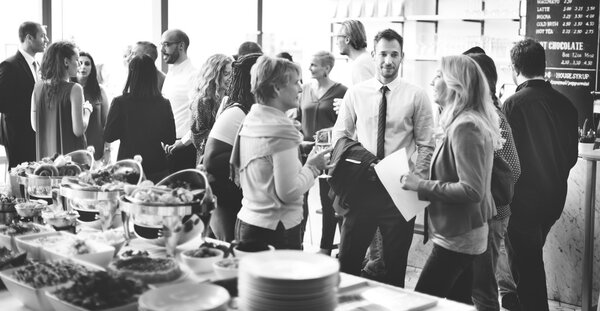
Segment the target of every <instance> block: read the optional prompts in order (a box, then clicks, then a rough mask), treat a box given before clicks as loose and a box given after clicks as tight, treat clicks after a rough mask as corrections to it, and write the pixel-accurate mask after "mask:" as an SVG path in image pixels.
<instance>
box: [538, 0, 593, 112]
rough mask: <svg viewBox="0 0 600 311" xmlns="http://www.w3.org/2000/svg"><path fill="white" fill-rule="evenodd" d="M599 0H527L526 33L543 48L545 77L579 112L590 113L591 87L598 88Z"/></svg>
mask: <svg viewBox="0 0 600 311" xmlns="http://www.w3.org/2000/svg"><path fill="white" fill-rule="evenodd" d="M599 5H600V2H599V1H598V0H529V1H527V17H526V18H527V23H526V25H527V29H526V34H527V36H528V37H532V38H535V39H536V40H537V41H538V42H539V43H540V44H541V45H542V46H543V47H544V49H545V50H546V74H545V78H546V79H548V80H550V81H551V83H552V85H553V86H554V87H555V88H557V89H558V90H559V91H561V92H563V93H564V94H565V95H567V96H568V97H569V98H570V99H571V100H572V101H573V102H574V103H575V105H576V106H578V107H577V108H578V110H579V113H580V119H582V118H583V117H589V116H590V115H591V109H592V108H591V107H592V99H591V97H590V96H591V95H590V91H593V90H595V89H597V63H598V29H599V28H598V21H599V20H600V19H599V18H598V12H599V11H598V7H599Z"/></svg>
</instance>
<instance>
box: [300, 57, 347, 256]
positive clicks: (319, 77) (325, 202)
mask: <svg viewBox="0 0 600 311" xmlns="http://www.w3.org/2000/svg"><path fill="white" fill-rule="evenodd" d="M334 65H335V57H334V56H333V54H331V53H330V52H327V51H319V52H317V53H315V54H314V55H313V57H312V60H311V62H310V67H309V68H308V69H309V71H310V73H311V78H312V80H311V81H309V82H307V83H305V84H304V85H302V95H301V97H300V107H299V109H298V117H297V119H298V121H300V122H301V123H302V132H303V134H304V141H305V142H307V143H306V144H303V147H304V146H307V147H305V148H311V147H312V144H308V143H312V142H314V137H313V136H314V135H315V134H316V133H317V131H319V130H322V129H326V128H330V127H332V126H333V125H334V124H335V121H336V120H337V113H336V112H335V111H334V110H333V102H334V100H335V99H338V100H341V99H342V98H343V97H344V95H345V94H346V90H347V89H348V88H347V87H346V86H344V85H343V84H341V83H339V82H336V81H333V80H331V78H330V74H331V70H332V69H333V66H334ZM303 153H304V154H306V153H307V150H303ZM319 193H320V198H321V207H322V211H323V225H322V227H321V228H322V230H321V242H320V251H319V252H320V253H322V254H326V255H330V254H331V250H332V249H333V239H334V237H335V230H336V226H337V224H339V226H340V227H341V219H340V220H338V219H336V216H335V211H334V210H333V200H332V199H330V198H329V183H328V181H327V179H324V178H322V179H319ZM307 195H308V194H307ZM305 205H306V203H305ZM307 214H308V207H307V206H305V215H307Z"/></svg>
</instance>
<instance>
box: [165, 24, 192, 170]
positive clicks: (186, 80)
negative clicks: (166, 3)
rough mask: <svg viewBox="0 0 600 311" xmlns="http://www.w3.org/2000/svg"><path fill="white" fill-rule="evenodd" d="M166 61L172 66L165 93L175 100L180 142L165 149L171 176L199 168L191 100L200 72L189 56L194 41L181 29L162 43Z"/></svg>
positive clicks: (174, 31) (169, 31)
mask: <svg viewBox="0 0 600 311" xmlns="http://www.w3.org/2000/svg"><path fill="white" fill-rule="evenodd" d="M160 46H161V49H160V52H161V53H162V57H163V60H164V61H165V62H166V63H167V64H169V65H170V66H169V71H168V72H167V76H166V78H165V83H164V85H163V89H162V93H163V95H164V96H165V97H166V98H167V99H168V100H169V101H171V108H172V109H173V115H174V117H175V132H176V136H177V140H176V141H175V143H174V144H172V145H167V146H165V152H166V153H167V160H168V162H169V170H170V171H171V173H173V172H177V171H180V170H183V169H187V168H194V167H195V166H196V148H195V147H194V144H192V139H191V131H190V128H191V110H190V109H189V107H190V100H191V96H192V93H193V88H194V81H195V80H196V76H197V73H198V71H197V70H196V68H195V67H194V65H193V64H192V61H191V60H190V59H189V58H188V56H187V49H188V47H189V46H190V38H189V37H188V36H187V35H186V34H185V32H183V31H181V30H179V29H169V30H167V31H165V32H164V33H163V35H162V42H161V43H160Z"/></svg>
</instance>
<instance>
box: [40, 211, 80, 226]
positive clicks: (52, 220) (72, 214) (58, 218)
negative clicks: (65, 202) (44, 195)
mask: <svg viewBox="0 0 600 311" xmlns="http://www.w3.org/2000/svg"><path fill="white" fill-rule="evenodd" d="M78 217H79V213H78V212H77V211H73V210H71V211H64V210H60V209H46V210H43V211H42V218H43V219H44V222H46V223H47V224H49V225H51V226H53V227H54V228H65V227H71V226H75V225H76V224H77V218H78Z"/></svg>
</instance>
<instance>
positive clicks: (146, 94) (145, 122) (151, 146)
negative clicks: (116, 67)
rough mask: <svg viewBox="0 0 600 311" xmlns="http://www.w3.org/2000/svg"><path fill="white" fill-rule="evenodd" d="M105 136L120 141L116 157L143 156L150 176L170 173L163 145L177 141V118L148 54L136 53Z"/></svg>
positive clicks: (114, 100)
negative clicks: (163, 93)
mask: <svg viewBox="0 0 600 311" xmlns="http://www.w3.org/2000/svg"><path fill="white" fill-rule="evenodd" d="M104 139H105V141H106V142H109V143H111V142H113V141H115V140H117V139H119V140H120V141H121V144H120V146H119V153H118V154H117V160H121V159H129V158H133V157H134V156H135V155H138V154H139V155H141V156H142V159H143V160H142V166H143V167H144V174H145V175H146V178H147V179H149V180H151V181H153V182H158V181H160V180H161V179H162V178H164V177H166V176H167V175H168V173H169V168H168V165H167V157H166V155H165V152H164V149H163V148H162V144H172V143H174V142H175V120H174V118H173V110H171V103H170V102H169V100H168V99H166V98H164V97H163V96H162V95H161V93H160V91H159V90H158V84H157V81H156V67H155V66H154V61H153V60H152V59H151V58H150V57H149V56H147V55H141V56H136V57H134V58H133V59H132V60H131V62H130V63H129V74H128V76H127V82H126V84H125V88H124V89H123V95H121V96H118V97H115V99H113V101H112V104H111V107H110V110H109V112H108V119H107V121H106V128H105V129H104Z"/></svg>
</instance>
